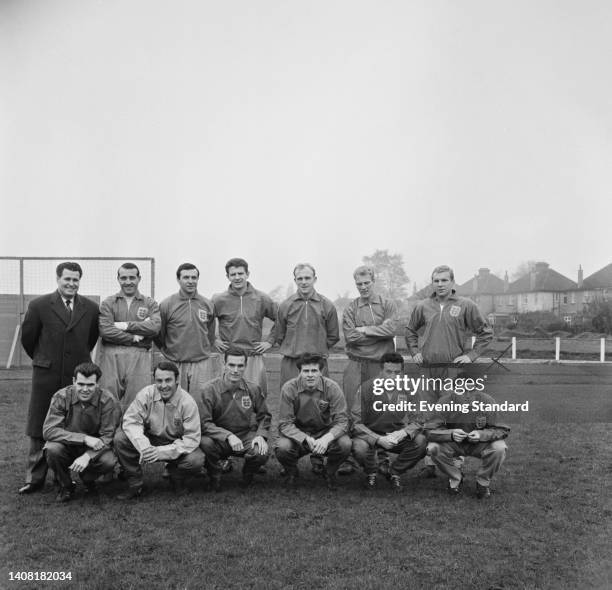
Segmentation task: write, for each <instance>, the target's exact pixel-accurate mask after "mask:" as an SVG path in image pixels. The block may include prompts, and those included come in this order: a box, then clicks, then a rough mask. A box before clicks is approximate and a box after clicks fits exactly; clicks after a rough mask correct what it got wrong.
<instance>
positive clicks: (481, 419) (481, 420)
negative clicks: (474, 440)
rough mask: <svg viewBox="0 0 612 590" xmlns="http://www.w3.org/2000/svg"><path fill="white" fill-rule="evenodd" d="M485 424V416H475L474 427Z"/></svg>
mask: <svg viewBox="0 0 612 590" xmlns="http://www.w3.org/2000/svg"><path fill="white" fill-rule="evenodd" d="M486 425H487V417H486V416H476V428H478V429H480V428H484V427H485V426H486Z"/></svg>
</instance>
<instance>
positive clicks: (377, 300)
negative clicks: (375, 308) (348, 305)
mask: <svg viewBox="0 0 612 590" xmlns="http://www.w3.org/2000/svg"><path fill="white" fill-rule="evenodd" d="M372 303H382V297H381V296H380V295H379V294H378V293H375V294H374V295H372V296H371V297H370V298H369V299H368V300H367V301H364V300H363V299H362V298H361V297H357V305H358V307H365V306H366V305H371V304H372Z"/></svg>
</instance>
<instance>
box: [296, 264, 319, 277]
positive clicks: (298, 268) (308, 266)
mask: <svg viewBox="0 0 612 590" xmlns="http://www.w3.org/2000/svg"><path fill="white" fill-rule="evenodd" d="M305 268H309V269H310V270H311V271H312V276H313V277H316V276H317V271H316V270H315V267H314V266H312V264H310V262H300V263H299V264H296V265H295V268H294V269H293V278H295V275H296V273H298V272H299V271H300V270H304V269H305Z"/></svg>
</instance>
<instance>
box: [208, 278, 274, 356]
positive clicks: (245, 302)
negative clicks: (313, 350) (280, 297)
mask: <svg viewBox="0 0 612 590" xmlns="http://www.w3.org/2000/svg"><path fill="white" fill-rule="evenodd" d="M213 305H214V309H215V317H216V318H217V320H218V321H219V338H220V339H221V340H223V342H226V343H227V344H229V345H231V346H232V347H234V348H238V349H240V350H245V351H247V353H252V351H253V348H254V343H255V342H261V327H262V323H263V319H264V318H268V319H270V320H272V321H273V322H276V304H275V303H274V302H273V301H272V299H271V298H270V296H269V295H266V294H265V293H263V292H261V291H258V290H257V289H255V288H254V287H253V285H251V283H248V282H247V288H246V291H245V292H244V294H243V295H239V294H238V293H237V292H236V290H235V289H234V288H233V287H232V285H230V286H229V289H228V290H227V291H224V292H223V293H217V294H216V295H213ZM274 333H275V328H274V326H273V327H272V330H271V331H270V335H269V336H268V338H267V341H268V342H269V343H270V344H274V341H275V336H274Z"/></svg>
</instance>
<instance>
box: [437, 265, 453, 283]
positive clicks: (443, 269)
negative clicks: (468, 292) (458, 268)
mask: <svg viewBox="0 0 612 590" xmlns="http://www.w3.org/2000/svg"><path fill="white" fill-rule="evenodd" d="M441 272H448V273H450V280H451V281H454V280H455V273H454V272H453V269H452V268H451V267H450V266H448V265H447V264H442V265H440V266H436V268H434V269H433V270H432V271H431V280H432V281H433V277H434V275H437V274H438V273H441Z"/></svg>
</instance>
